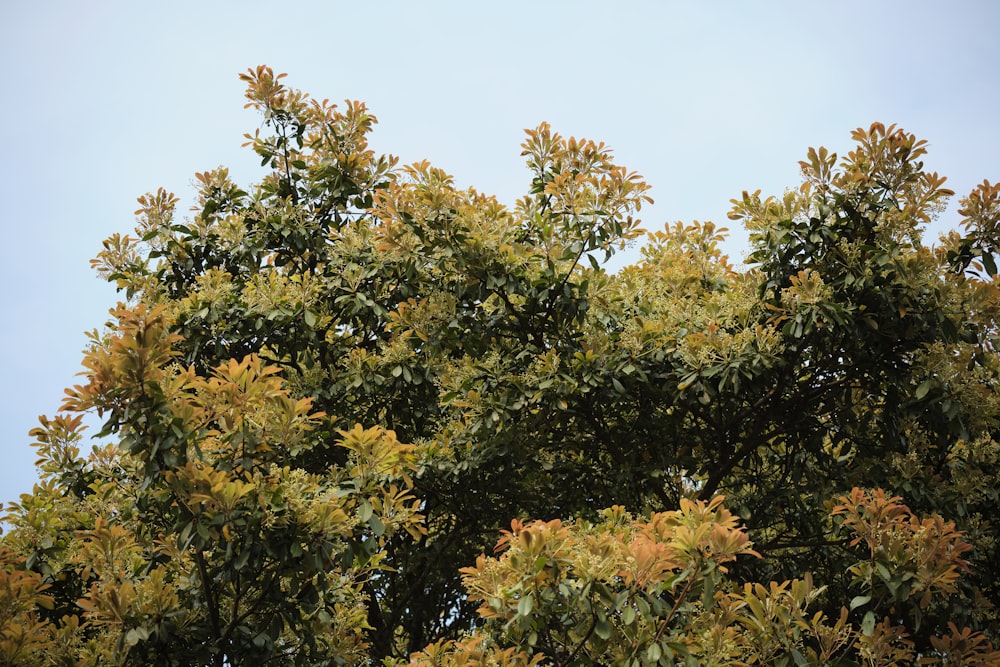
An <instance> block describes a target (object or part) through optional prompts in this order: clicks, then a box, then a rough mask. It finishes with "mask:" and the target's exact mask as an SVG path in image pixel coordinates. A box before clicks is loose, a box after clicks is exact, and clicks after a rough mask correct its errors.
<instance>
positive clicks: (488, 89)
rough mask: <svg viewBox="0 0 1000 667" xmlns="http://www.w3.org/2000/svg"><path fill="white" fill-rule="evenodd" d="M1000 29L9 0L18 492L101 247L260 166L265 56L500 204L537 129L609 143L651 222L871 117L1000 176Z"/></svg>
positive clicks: (695, 16)
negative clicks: (636, 177)
mask: <svg viewBox="0 0 1000 667" xmlns="http://www.w3.org/2000/svg"><path fill="white" fill-rule="evenodd" d="M998 25H1000V2H995V1H994V0H978V1H975V0H967V1H966V0H952V1H951V2H947V3H945V2H930V1H921V0H906V1H903V0H893V1H879V0H838V1H837V2H807V1H801V0H800V1H787V2H754V3H751V2H737V1H735V0H734V1H725V0H717V1H714V2H707V1H706V2H693V1H692V2H673V1H666V0H663V1H658V2H654V1H652V0H650V1H648V2H629V1H615V2H609V1H605V2H586V1H577V2H570V1H565V2H555V1H548V2H546V1H543V0H535V1H533V2H528V1H510V0H507V1H503V2H493V3H486V2H481V3H480V2H458V1H455V2H433V1H426V2H340V1H327V2H318V1H317V2H308V1H303V0H300V1H299V2H295V3H285V4H282V3H276V2H273V1H272V2H256V1H248V0H243V1H240V2H235V1H233V2H221V1H216V2H212V1H209V0H197V1H188V0H173V1H172V2H169V3H152V2H137V1H136V0H129V1H127V2H126V1H118V0H101V1H97V0H95V1H92V2H79V1H76V0H74V1H69V0H37V1H31V2H29V0H20V1H18V0H6V1H5V2H3V3H2V5H0V64H2V65H3V78H4V81H5V83H3V84H0V85H2V86H3V91H2V93H0V147H2V148H0V150H2V153H0V155H2V156H3V166H2V170H0V225H2V227H0V229H2V230H3V235H4V243H3V244H2V246H0V253H2V261H0V284H2V285H3V294H4V297H5V298H4V304H3V306H4V307H3V309H2V311H0V313H2V322H0V323H2V326H0V349H2V350H3V374H2V381H0V387H2V392H3V395H2V399H3V400H0V456H2V463H0V502H3V501H9V500H14V499H16V498H17V497H18V495H19V494H21V493H24V492H27V491H29V490H30V489H31V486H32V484H33V483H34V480H35V471H34V467H33V464H34V458H35V456H34V450H32V449H31V447H30V446H29V445H30V442H31V439H30V438H29V437H28V431H29V430H30V429H31V428H33V427H34V426H35V425H36V424H37V417H38V415H39V414H43V413H44V414H49V415H52V414H54V413H55V412H56V410H57V408H58V406H59V404H60V401H61V397H62V395H63V388H64V387H66V386H69V385H71V384H73V383H74V382H75V381H76V380H77V379H76V378H75V374H76V373H77V372H78V371H79V370H80V365H79V364H80V359H81V350H82V348H83V346H84V344H85V342H86V340H85V337H84V331H87V330H91V329H94V328H97V327H100V326H101V325H102V324H103V322H104V321H105V319H106V315H107V311H108V309H109V308H110V307H112V306H113V305H114V304H115V302H116V300H117V297H116V295H115V293H114V290H113V289H112V288H111V287H110V286H108V285H106V284H104V283H102V282H100V281H99V280H98V279H97V278H96V276H95V275H94V274H93V273H92V272H91V270H90V268H89V260H90V258H91V257H93V256H94V255H95V254H96V253H97V252H98V251H99V249H100V247H101V241H102V240H103V239H104V238H106V237H107V236H109V235H110V234H112V233H115V232H120V233H128V232H131V231H132V227H133V224H134V219H133V214H132V212H133V211H134V210H135V208H136V204H135V198H136V197H138V196H139V195H141V194H143V193H144V192H147V191H150V190H155V189H156V188H157V187H159V186H163V187H165V188H166V189H168V190H172V191H174V192H175V193H177V194H178V195H179V196H181V197H182V202H183V203H184V208H186V206H187V204H188V203H189V202H190V201H191V199H192V193H193V187H192V185H191V181H192V180H193V175H194V173H195V172H197V171H204V170H207V169H211V168H214V167H216V166H218V165H220V164H222V165H225V166H228V167H230V169H231V173H232V174H233V175H234V176H235V178H236V180H237V181H238V182H240V183H242V184H247V183H249V182H252V181H255V180H257V179H259V177H260V176H261V175H262V172H261V171H260V169H259V167H258V166H257V165H258V161H257V160H256V159H255V157H254V155H253V154H252V153H251V152H250V151H249V150H248V149H243V148H241V143H242V142H243V136H242V135H243V133H244V132H248V131H252V130H253V129H254V128H255V127H256V125H257V122H258V119H257V117H256V116H255V114H254V113H253V112H251V111H248V110H244V109H243V102H244V100H243V98H242V94H243V85H242V84H241V82H240V81H239V80H238V79H237V75H238V74H239V73H240V72H242V71H245V70H246V69H247V68H249V67H253V66H256V65H258V64H262V63H266V64H268V65H271V66H272V67H274V69H275V70H277V71H282V72H288V73H289V77H288V79H287V82H288V83H289V85H291V86H293V87H298V88H301V89H303V90H305V91H307V92H309V93H310V94H311V95H313V96H314V97H318V98H324V97H328V98H330V99H332V100H335V101H339V100H343V99H345V98H351V99H360V100H363V101H365V102H367V103H368V105H369V108H370V109H371V111H372V112H373V113H374V114H375V115H376V116H377V117H378V118H379V121H380V124H379V126H378V127H377V128H376V131H375V135H374V138H373V147H374V148H375V149H376V150H378V151H383V152H390V153H393V154H395V155H398V156H399V157H400V158H401V160H402V161H403V162H413V161H416V160H420V159H425V158H426V159H429V160H430V161H431V162H432V163H434V164H435V165H437V166H439V167H441V168H443V169H445V170H447V171H448V172H449V173H451V174H453V175H454V176H455V178H456V180H457V182H458V184H459V185H463V186H464V185H474V186H475V187H476V188H477V189H479V190H480V191H483V192H487V193H492V194H496V195H497V196H498V197H499V198H500V199H501V201H505V202H513V201H514V200H515V199H516V198H517V197H518V196H520V194H522V193H523V192H525V191H526V188H527V185H528V182H529V180H530V176H529V173H528V172H527V170H526V169H525V168H524V166H523V164H522V158H521V157H520V155H519V153H520V149H519V145H520V142H521V140H522V136H523V132H522V131H523V128H527V127H534V126H536V125H537V124H538V123H539V122H541V121H548V122H550V123H551V124H552V125H553V126H554V128H555V129H556V130H557V131H559V132H560V133H562V134H564V135H567V136H568V135H575V136H577V137H580V136H585V137H588V138H591V139H595V140H602V141H605V142H607V143H608V144H609V145H611V146H612V147H613V148H614V149H615V151H616V154H617V156H618V160H619V162H620V163H622V164H624V165H626V166H627V167H629V168H630V169H634V170H636V171H638V172H640V173H641V174H643V175H644V176H645V177H646V179H647V181H648V182H649V183H650V184H651V185H652V186H653V190H652V195H653V197H654V198H655V200H656V204H655V205H654V206H652V207H649V208H644V209H643V214H644V215H643V220H644V223H645V227H646V228H647V229H657V228H659V227H661V226H662V225H663V223H664V222H672V221H676V220H684V221H691V220H694V219H698V220H713V221H716V222H717V223H722V224H724V223H727V222H728V221H727V220H726V213H727V211H728V208H729V200H730V199H731V198H733V197H737V196H739V194H740V192H741V191H742V190H744V189H748V190H755V189H757V188H761V189H762V190H763V191H764V193H770V194H780V193H781V192H782V191H783V190H784V189H785V188H787V187H791V186H794V185H796V183H797V177H798V167H797V161H798V160H799V159H801V158H802V157H803V156H804V155H805V151H806V149H807V147H808V146H819V145H825V146H827V147H828V148H830V149H832V150H835V151H838V152H844V151H845V150H846V149H848V148H849V147H850V132H851V130H853V129H854V128H856V127H859V126H865V127H867V126H868V125H869V124H870V123H871V122H873V121H876V120H878V121H882V122H885V123H887V124H888V123H897V124H899V125H901V126H902V127H903V128H905V129H906V130H907V131H910V132H913V133H915V134H917V136H918V137H920V138H923V139H927V140H928V141H929V142H930V144H931V151H930V154H929V156H928V158H927V160H926V162H927V164H928V165H929V167H930V168H931V170H934V171H938V172H940V173H942V174H945V175H947V176H948V177H949V183H950V185H951V187H952V188H953V189H955V190H956V191H957V192H958V193H959V194H964V193H967V192H968V191H969V190H971V189H972V187H973V186H974V185H975V184H976V183H978V182H980V181H982V180H983V179H989V180H990V181H996V180H998V179H1000V161H998V156H1000V37H998V33H997V29H998ZM955 208H956V207H955V205H952V207H951V208H950V209H949V212H948V214H947V215H946V216H945V217H944V219H942V221H941V222H940V227H943V228H946V227H949V226H954V225H955V223H956V220H957V217H956V215H955ZM732 231H733V238H732V241H731V243H730V253H731V255H732V256H733V258H734V259H739V258H740V257H741V254H742V253H743V252H744V251H745V241H744V238H745V237H744V235H743V234H742V232H741V230H732ZM935 235H936V231H935ZM631 259H635V256H634V255H633V256H632V257H631Z"/></svg>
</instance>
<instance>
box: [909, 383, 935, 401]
mask: <svg viewBox="0 0 1000 667" xmlns="http://www.w3.org/2000/svg"><path fill="white" fill-rule="evenodd" d="M933 386H934V380H924V381H923V382H921V383H920V385H919V386H918V387H917V390H916V391H915V392H914V394H913V395H914V396H916V397H917V400H920V399H922V398H923V397H924V396H926V395H927V392H929V391H930V390H931V387H933Z"/></svg>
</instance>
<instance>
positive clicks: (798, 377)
mask: <svg viewBox="0 0 1000 667" xmlns="http://www.w3.org/2000/svg"><path fill="white" fill-rule="evenodd" d="M282 76H283V75H275V74H274V73H273V72H272V71H271V70H270V69H268V68H266V67H260V68H257V69H254V70H250V71H248V72H247V73H246V74H244V75H243V77H242V78H243V80H244V81H245V82H246V84H247V98H248V100H249V104H248V106H252V107H254V108H256V109H258V110H259V111H260V112H261V114H262V116H263V127H262V130H263V131H261V130H258V131H257V132H256V133H254V134H252V135H247V139H248V146H250V147H251V148H252V149H253V150H254V151H255V152H256V153H257V154H258V155H259V156H260V157H261V160H262V166H266V167H269V169H270V171H269V172H268V173H267V175H266V176H265V177H264V178H263V179H262V181H261V182H260V183H259V184H257V185H255V186H253V187H251V188H247V189H245V190H244V189H241V188H240V187H239V186H237V185H236V184H234V183H233V182H232V181H231V180H230V179H229V177H228V173H227V172H226V170H225V169H223V168H220V169H217V170H215V171H211V172H206V173H203V174H199V175H198V176H197V178H198V183H199V192H198V197H197V201H196V205H195V210H194V214H193V215H192V216H191V217H190V219H188V220H184V221H178V220H177V219H176V218H175V208H176V204H177V201H178V200H177V198H176V197H175V196H174V195H173V194H171V193H167V192H165V191H163V190H160V191H158V192H156V193H151V194H147V195H145V196H143V197H141V198H140V199H139V202H140V207H141V208H140V209H139V211H137V215H138V224H137V233H138V238H132V237H129V236H120V235H116V236H113V237H111V238H110V239H108V240H107V241H105V243H104V249H103V250H102V252H101V253H100V254H99V256H98V258H97V259H96V260H95V262H94V263H95V267H96V268H97V270H98V272H99V273H100V274H101V275H102V276H104V277H105V278H107V279H108V280H111V281H112V282H114V283H115V284H117V286H118V287H119V289H120V290H121V291H122V292H123V294H124V297H125V298H126V302H125V303H123V304H120V305H119V307H118V308H117V309H116V310H115V311H114V312H113V320H112V321H111V322H109V323H108V325H107V327H106V330H105V331H104V332H103V333H96V332H95V334H94V335H93V337H92V340H91V344H90V347H89V348H88V350H87V353H86V358H85V363H86V368H87V377H86V383H85V384H83V385H81V386H80V387H77V388H74V389H72V390H70V392H69V397H68V399H67V401H66V403H65V404H64V406H63V409H64V413H63V414H61V415H60V416H57V417H56V418H53V419H48V418H43V421H42V426H41V427H40V429H38V430H36V431H35V432H34V436H35V438H36V439H37V441H38V447H39V449H40V454H41V467H42V471H43V480H42V482H41V483H40V484H39V486H38V487H37V488H36V490H35V492H34V493H33V494H29V495H28V496H25V497H23V498H22V499H21V501H20V502H19V503H17V504H13V505H12V506H11V507H10V508H9V511H8V514H7V518H6V521H7V522H8V524H9V525H10V526H12V529H11V530H10V532H9V533H8V534H7V535H5V536H4V537H3V540H4V547H5V548H6V549H7V551H5V552H4V554H5V556H4V559H3V563H4V568H5V569H4V573H5V574H4V576H5V577H7V579H6V580H5V581H8V582H11V583H10V584H9V586H10V591H11V593H10V594H9V595H10V596H11V599H16V600H18V601H19V602H18V605H17V606H16V609H17V610H18V611H16V612H15V613H16V614H17V616H16V618H17V619H19V620H18V621H17V624H18V627H20V628H24V629H25V631H24V633H23V637H22V635H18V636H19V637H22V638H21V639H18V640H17V642H14V643H12V644H11V646H12V647H13V648H11V649H10V651H12V652H9V653H7V654H6V655H8V656H12V655H14V656H17V660H20V661H22V662H25V664H29V663H28V662H27V661H29V660H31V659H33V658H32V657H30V656H44V655H46V651H47V652H48V654H50V655H52V656H72V658H73V659H74V660H76V659H80V658H83V659H85V660H90V661H91V662H100V663H101V664H103V663H104V662H111V661H117V662H122V663H133V664H147V663H157V662H159V663H162V664H226V663H227V661H228V662H229V663H235V662H240V664H243V663H247V664H254V663H253V661H255V660H256V661H261V662H263V661H265V660H269V661H271V662H272V663H275V664H314V663H322V662H323V661H324V660H328V661H343V662H347V663H360V662H365V661H373V662H377V661H379V660H382V659H385V660H387V661H388V662H390V663H391V662H399V661H404V662H405V661H406V660H411V659H412V661H413V662H414V663H416V664H424V663H427V662H430V663H433V664H459V663H462V664H465V663H466V662H468V661H482V660H487V658H488V659H489V660H494V661H497V662H499V663H500V664H536V663H539V662H541V663H544V664H560V665H569V664H590V663H593V662H599V663H608V662H614V663H616V664H617V663H623V664H627V663H629V662H630V661H636V660H638V661H640V662H642V661H647V662H656V661H662V662H663V663H664V664H673V661H675V660H681V659H683V660H688V661H692V660H695V661H696V660H704V659H705V656H706V655H709V654H710V653H711V654H712V655H715V656H717V657H718V659H719V660H722V659H723V658H722V657H721V656H729V658H726V659H727V660H728V659H730V658H731V660H732V661H733V662H736V661H743V662H745V663H748V664H765V663H766V664H770V663H771V662H780V661H781V660H786V661H791V662H789V663H788V664H793V663H794V664H806V663H809V664H826V663H829V662H832V661H834V660H835V659H836V660H841V661H842V664H891V663H892V661H893V660H896V661H900V660H911V659H926V660H937V661H938V662H942V661H945V662H946V661H948V660H953V659H957V658H956V656H964V657H963V658H962V659H963V660H966V662H967V663H969V664H973V663H974V661H975V660H979V661H980V663H981V664H994V663H990V661H991V660H996V659H997V658H996V655H995V654H993V653H991V651H992V648H991V645H990V644H989V642H990V641H996V639H997V637H995V636H992V635H990V634H989V632H991V631H992V630H991V629H992V628H994V627H997V623H998V621H1000V619H998V612H997V607H996V605H997V603H998V601H1000V590H998V589H997V584H996V582H995V581H994V579H993V577H992V576H991V570H990V568H989V565H990V564H991V563H995V562H996V561H997V559H998V554H997V546H996V545H997V540H996V538H997V535H996V527H994V526H993V525H992V524H991V523H990V520H989V517H990V516H991V515H992V508H993V507H994V506H995V502H996V501H997V491H996V489H997V488H998V484H997V481H998V480H997V475H998V460H1000V448H998V445H997V443H996V439H995V438H996V428H997V416H998V415H1000V404H998V401H997V392H996V388H997V377H998V370H1000V368H998V364H997V357H996V350H995V343H996V335H997V326H996V321H995V318H996V316H997V312H998V311H997V303H998V294H997V288H996V284H995V282H996V281H995V274H996V261H995V257H994V255H995V252H996V249H997V246H998V233H997V226H998V222H1000V187H998V186H995V185H991V184H989V183H988V182H984V183H983V184H982V185H981V186H980V187H979V188H977V189H976V190H975V191H974V192H973V193H972V194H970V195H969V196H968V197H967V198H966V199H965V200H963V207H962V209H961V211H960V214H961V215H962V216H963V225H964V232H962V233H959V232H952V233H950V234H949V235H948V236H947V237H945V238H943V239H941V241H940V243H939V245H938V246H933V247H929V246H926V245H924V243H923V241H922V239H921V233H920V232H921V227H922V225H923V224H924V223H926V222H927V221H929V220H931V219H933V218H934V217H935V216H936V215H938V214H939V213H940V212H941V211H942V210H943V208H944V204H945V202H946V200H947V198H948V197H949V196H951V195H952V193H951V192H950V191H949V190H947V189H945V188H944V187H943V183H944V179H943V178H941V177H939V176H937V175H936V174H933V173H929V172H927V171H926V170H925V169H924V167H923V163H922V161H921V158H922V157H923V155H924V154H925V152H926V146H925V144H924V142H921V141H918V140H917V139H916V138H915V137H914V136H912V135H910V134H907V133H905V132H903V131H902V130H899V129H897V128H895V127H893V126H890V127H885V126H883V125H881V124H877V123H876V124H874V125H872V126H871V127H870V128H868V129H866V130H864V129H859V130H857V131H856V132H855V133H854V139H855V141H856V148H855V150H854V151H852V152H851V153H850V154H849V155H848V156H846V158H844V159H843V160H842V161H840V162H839V163H838V161H837V157H836V156H835V155H833V154H830V153H828V152H827V151H826V150H825V149H819V150H815V149H810V151H809V153H808V156H807V160H806V161H804V162H803V163H802V169H803V183H802V184H801V186H800V187H799V188H798V189H796V190H792V191H789V192H787V193H786V194H785V195H784V196H783V197H781V198H764V197H761V196H760V194H759V193H754V194H749V193H744V195H743V196H742V197H741V198H739V199H738V200H734V209H733V214H732V216H731V217H732V218H733V219H734V220H740V221H742V222H743V223H744V224H746V226H747V227H748V228H749V229H750V231H751V235H752V236H751V242H752V244H753V253H752V255H751V256H750V257H749V260H748V266H747V267H736V266H734V265H732V264H731V263H730V262H729V261H728V259H727V258H726V257H725V256H724V255H723V254H722V251H721V246H720V243H721V242H722V240H723V239H724V234H725V230H724V229H722V228H718V227H716V226H715V225H714V224H712V223H698V222H695V223H692V224H687V225H685V224H682V223H677V224H675V225H668V226H666V227H665V228H664V229H663V230H661V231H658V232H654V233H651V234H647V235H646V236H645V243H644V245H643V246H642V250H641V251H642V257H641V259H640V261H639V262H637V263H636V264H634V265H632V266H628V267H626V268H624V269H622V270H621V271H619V272H618V273H616V274H610V273H608V272H607V271H606V270H605V269H604V268H603V264H604V263H605V262H606V261H607V260H608V259H610V257H611V256H612V255H613V254H614V253H615V252H616V251H617V250H619V249H620V248H622V247H624V246H625V245H626V244H627V243H630V242H633V241H634V240H636V239H638V238H640V237H641V236H642V234H643V232H642V231H641V230H640V227H639V224H640V223H639V220H638V219H637V217H636V215H637V214H638V212H639V211H640V209H641V206H642V204H643V203H646V202H648V201H649V198H648V196H647V191H648V186H647V185H646V184H645V182H644V181H643V180H642V178H641V177H640V176H639V175H637V174H635V173H633V172H629V171H628V170H626V169H624V168H623V167H621V166H619V165H617V164H616V163H615V162H614V159H613V155H612V152H611V150H610V149H609V148H607V147H606V146H604V145H603V144H598V143H595V142H592V141H588V140H577V139H575V138H568V139H567V138H564V137H562V136H560V135H559V134H557V133H555V132H553V131H552V129H551V128H550V127H549V126H547V125H544V124H543V125H541V126H539V127H538V128H536V129H535V130H531V131H529V132H528V133H527V138H526V140H525V142H524V144H523V154H524V155H525V157H526V158H527V162H528V166H529V169H530V172H531V183H530V186H529V192H528V194H527V195H526V196H525V197H524V198H522V199H521V200H520V201H518V202H517V204H516V205H515V206H513V207H507V206H504V205H502V204H500V203H499V202H497V201H496V200H495V199H493V198H491V197H488V196H485V195H482V194H480V193H478V192H476V191H475V190H472V189H468V190H460V189H458V188H456V187H455V185H454V183H453V181H452V179H451V177H450V176H448V175H447V174H446V173H445V172H443V171H441V170H440V169H436V168H434V167H431V166H430V165H428V164H425V163H420V164H416V165H411V166H408V167H402V168H400V167H399V166H398V165H397V161H396V160H395V158H393V157H391V156H379V155H376V154H375V153H374V152H373V151H371V150H370V149H369V148H368V145H367V135H368V133H369V132H370V131H371V130H372V129H373V126H374V124H375V118H374V117H373V116H372V115H371V114H369V113H368V111H367V109H366V108H365V107H364V105H362V104H360V103H356V102H347V103H346V104H345V105H344V107H343V109H340V108H338V107H336V106H334V105H331V104H330V103H328V102H326V101H322V102H320V101H316V100H313V99H311V98H309V97H308V96H306V95H305V94H303V93H301V92H298V91H295V90H291V89H288V88H287V87H285V86H284V85H283V83H282V82H281V78H282ZM86 410H96V411H97V412H98V413H99V414H101V415H102V417H103V418H104V419H105V426H104V429H103V431H102V433H101V434H100V435H101V436H102V440H101V442H102V444H100V445H98V447H97V448H96V449H95V450H94V452H93V453H92V455H91V456H90V458H89V459H84V458H82V457H81V456H80V452H79V449H78V443H79V440H80V437H81V435H80V432H81V426H80V419H79V417H78V414H79V413H80V412H81V411H86ZM356 425H357V426H356ZM403 443H405V444H403ZM883 489H888V490H889V492H885V491H883ZM723 496H724V497H725V501H724V504H723V500H722V497H723ZM607 508H611V509H607ZM512 519H513V520H515V523H514V524H513V526H512V530H511V531H509V532H508V533H505V534H504V535H505V536H504V537H503V538H502V540H501V543H500V545H499V550H500V553H499V555H498V556H497V557H496V558H493V559H487V558H485V557H481V554H483V553H487V552H489V551H490V550H491V549H492V548H493V545H494V543H495V542H496V539H497V535H498V531H500V530H501V528H502V527H504V526H508V525H511V520H512ZM532 520H534V522H532ZM529 556H530V557H529ZM543 556H544V557H543ZM477 559H478V560H477ZM473 563H476V565H475V566H474V567H470V566H471V565H472V564H473ZM914 564H916V565H914ZM637 567H638V568H640V569H641V568H647V569H645V570H642V571H641V572H640V570H637V569H635V568H637ZM462 568H466V569H464V570H463V569H462ZM630 568H631V569H630ZM959 574H961V576H958V575H959ZM532 582H534V583H532ZM467 595H468V597H467ZM49 607H51V608H49ZM12 608H15V607H12ZM783 608H784V609H788V610H790V611H788V613H787V614H783V613H782V612H780V611H778V610H780V609H783ZM949 623H951V625H949ZM4 636H6V635H4ZM11 641H12V642H13V640H11ZM18 642H20V643H18ZM31 642H34V643H33V644H32V643H31ZM14 644H16V646H14ZM36 644H37V645H38V646H41V647H42V648H40V649H38V650H34V649H32V652H31V653H30V655H29V653H28V652H26V651H25V650H24V649H23V647H24V646H28V645H31V646H35V645H36ZM2 646H4V644H2V643H0V647H2ZM177 646H182V647H183V648H184V650H188V651H189V652H188V653H185V652H184V651H183V650H181V651H178V650H175V647H177ZM18 647H21V648H18ZM4 650H6V649H4ZM13 651H20V652H17V653H15V652H13ZM25 656H27V657H25ZM907 656H909V657H907ZM10 659H11V660H12V661H13V660H14V658H10ZM39 659H41V658H39ZM53 659H55V658H53ZM803 661H805V662H803ZM698 664H700V663H698Z"/></svg>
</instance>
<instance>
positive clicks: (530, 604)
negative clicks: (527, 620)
mask: <svg viewBox="0 0 1000 667" xmlns="http://www.w3.org/2000/svg"><path fill="white" fill-rule="evenodd" d="M534 606H535V598H533V597H532V596H530V595H525V596H524V597H523V598H521V601H520V602H518V603H517V613H518V614H520V615H521V616H530V615H531V610H532V609H533V608H534Z"/></svg>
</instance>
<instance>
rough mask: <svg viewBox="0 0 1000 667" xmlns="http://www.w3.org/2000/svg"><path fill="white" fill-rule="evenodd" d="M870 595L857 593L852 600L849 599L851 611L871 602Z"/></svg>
mask: <svg viewBox="0 0 1000 667" xmlns="http://www.w3.org/2000/svg"><path fill="white" fill-rule="evenodd" d="M871 599H872V596H870V595H858V596H856V597H855V598H854V599H853V600H851V611H854V610H855V609H857V608H858V607H860V606H862V605H866V604H868V603H869V602H871Z"/></svg>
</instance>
